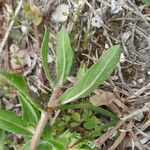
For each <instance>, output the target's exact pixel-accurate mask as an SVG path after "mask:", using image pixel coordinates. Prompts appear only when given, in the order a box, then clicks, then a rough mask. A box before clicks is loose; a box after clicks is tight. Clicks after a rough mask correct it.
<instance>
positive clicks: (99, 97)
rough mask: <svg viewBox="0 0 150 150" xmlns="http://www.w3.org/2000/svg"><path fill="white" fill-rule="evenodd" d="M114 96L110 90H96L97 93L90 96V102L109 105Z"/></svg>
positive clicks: (96, 104)
mask: <svg viewBox="0 0 150 150" xmlns="http://www.w3.org/2000/svg"><path fill="white" fill-rule="evenodd" d="M115 99H116V97H115V95H114V94H113V93H112V92H106V91H103V90H100V89H99V90H97V94H96V95H93V96H92V97H90V102H91V103H92V104H93V105H95V106H102V105H105V106H110V105H111V103H112V102H113V101H115Z"/></svg>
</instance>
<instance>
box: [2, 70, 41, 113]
mask: <svg viewBox="0 0 150 150" xmlns="http://www.w3.org/2000/svg"><path fill="white" fill-rule="evenodd" d="M0 77H1V78H3V79H4V80H5V81H7V82H8V83H9V84H11V85H13V86H14V87H15V88H16V89H17V90H18V91H19V92H20V93H23V94H24V95H25V97H26V98H27V99H28V101H29V102H30V103H31V104H32V105H34V106H35V107H36V108H37V109H38V110H40V111H43V108H42V106H40V105H39V104H37V103H36V102H35V100H33V98H31V97H30V95H29V91H28V88H27V86H26V82H25V80H24V78H23V77H22V76H20V75H17V74H14V73H7V72H0Z"/></svg>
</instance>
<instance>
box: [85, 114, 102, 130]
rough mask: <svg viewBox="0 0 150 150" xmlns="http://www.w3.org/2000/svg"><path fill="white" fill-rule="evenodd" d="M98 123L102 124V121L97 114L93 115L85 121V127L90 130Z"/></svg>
mask: <svg viewBox="0 0 150 150" xmlns="http://www.w3.org/2000/svg"><path fill="white" fill-rule="evenodd" d="M98 125H100V121H99V120H98V119H97V118H96V117H95V116H93V117H92V118H90V119H89V120H88V121H87V122H85V123H84V125H83V126H84V128H85V129H88V130H90V129H94V128H95V127H97V126H98Z"/></svg>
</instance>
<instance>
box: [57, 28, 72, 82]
mask: <svg viewBox="0 0 150 150" xmlns="http://www.w3.org/2000/svg"><path fill="white" fill-rule="evenodd" d="M73 57H74V52H73V50H72V48H71V45H70V39H69V34H68V32H67V30H66V29H65V28H64V27H62V28H61V30H60V31H59V32H58V36H57V43H56V73H57V79H56V82H57V84H63V83H64V82H65V81H66V77H67V76H69V75H70V71H71V67H72V63H73Z"/></svg>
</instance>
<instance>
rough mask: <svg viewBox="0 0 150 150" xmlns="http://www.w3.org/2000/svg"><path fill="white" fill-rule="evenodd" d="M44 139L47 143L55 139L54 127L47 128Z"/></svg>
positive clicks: (48, 126)
mask: <svg viewBox="0 0 150 150" xmlns="http://www.w3.org/2000/svg"><path fill="white" fill-rule="evenodd" d="M42 139H43V140H45V141H51V140H52V139H53V134H52V127H51V126H50V125H46V126H45V128H44V131H43V135H42Z"/></svg>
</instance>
